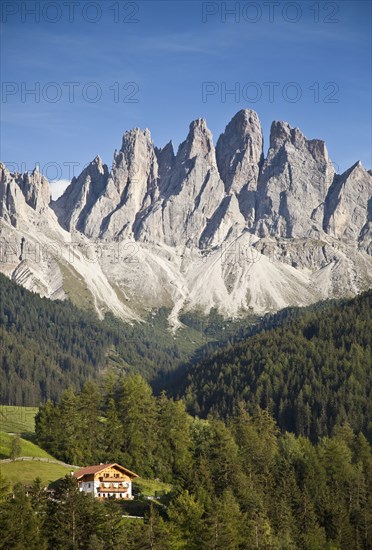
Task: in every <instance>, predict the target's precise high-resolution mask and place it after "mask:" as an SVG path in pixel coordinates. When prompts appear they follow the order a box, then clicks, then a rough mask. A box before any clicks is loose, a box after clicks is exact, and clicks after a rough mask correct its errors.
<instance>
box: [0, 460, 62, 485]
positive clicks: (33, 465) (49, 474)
mask: <svg viewBox="0 0 372 550" xmlns="http://www.w3.org/2000/svg"><path fill="white" fill-rule="evenodd" d="M0 467H1V474H2V475H3V476H4V478H5V479H6V480H7V481H10V483H12V484H14V483H18V482H21V483H32V481H34V479H35V478H37V477H40V479H41V481H42V482H43V483H45V485H47V484H49V483H51V482H52V481H55V480H56V479H59V478H60V477H64V476H65V475H66V474H68V473H70V471H71V469H70V468H67V467H65V466H61V465H60V464H53V463H48V462H38V461H35V462H32V461H27V462H26V461H17V462H8V463H5V464H1V465H0Z"/></svg>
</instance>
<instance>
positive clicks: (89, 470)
mask: <svg viewBox="0 0 372 550" xmlns="http://www.w3.org/2000/svg"><path fill="white" fill-rule="evenodd" d="M113 466H116V467H117V468H119V469H120V470H123V471H124V473H126V474H127V475H128V476H129V477H139V475H137V474H135V473H134V472H131V471H130V470H128V468H124V466H120V464H116V462H113V463H111V464H97V465H95V466H86V467H85V468H81V469H80V470H77V471H76V472H74V473H73V475H74V477H76V478H77V479H80V478H81V477H84V476H85V475H88V474H97V473H98V472H100V471H102V470H106V468H112V467H113Z"/></svg>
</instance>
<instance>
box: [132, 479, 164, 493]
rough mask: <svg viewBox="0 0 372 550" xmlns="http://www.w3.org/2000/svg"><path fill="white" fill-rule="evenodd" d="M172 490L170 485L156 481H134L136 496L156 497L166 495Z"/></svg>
mask: <svg viewBox="0 0 372 550" xmlns="http://www.w3.org/2000/svg"><path fill="white" fill-rule="evenodd" d="M171 490H172V485H171V484H170V483H163V482H162V481H157V480H155V479H142V478H141V477H140V478H138V479H135V480H134V481H133V492H134V493H135V494H138V493H141V494H142V495H145V496H149V497H154V496H156V495H160V494H162V493H164V494H166V493H169V492H170V491H171Z"/></svg>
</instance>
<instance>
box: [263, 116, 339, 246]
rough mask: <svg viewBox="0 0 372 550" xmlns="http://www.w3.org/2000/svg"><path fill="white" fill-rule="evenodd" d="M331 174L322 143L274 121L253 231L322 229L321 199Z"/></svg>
mask: <svg viewBox="0 0 372 550" xmlns="http://www.w3.org/2000/svg"><path fill="white" fill-rule="evenodd" d="M333 178H334V169H333V166H332V163H331V162H330V160H329V157H328V152H327V148H326V146H325V143H324V142H323V141H320V140H307V139H306V138H305V136H304V135H303V134H302V132H301V131H300V130H299V129H298V128H292V127H291V126H290V125H289V124H288V123H286V122H273V124H272V126H271V133H270V148H269V152H268V155H267V158H266V159H265V162H264V164H263V168H262V173H261V177H260V180H259V183H258V187H257V215H256V226H255V227H256V233H257V235H259V236H261V237H263V236H266V235H272V236H279V237H286V238H291V237H306V236H310V235H314V234H316V233H317V232H318V231H320V230H321V229H322V224H323V218H324V214H325V211H324V202H325V199H326V196H327V192H328V189H329V187H330V186H331V184H332V182H333Z"/></svg>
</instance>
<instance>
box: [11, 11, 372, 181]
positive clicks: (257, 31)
mask: <svg viewBox="0 0 372 550" xmlns="http://www.w3.org/2000/svg"><path fill="white" fill-rule="evenodd" d="M74 4H75V5H74V6H71V5H70V7H69V6H68V5H66V3H64V2H60V3H59V6H60V8H59V10H58V11H57V9H56V7H55V2H48V0H45V1H40V2H16V1H11V2H3V12H2V33H1V34H2V38H1V46H2V47H1V72H2V81H3V87H2V102H1V128H2V130H1V159H2V160H3V161H4V162H6V163H8V164H9V165H10V166H11V167H17V166H18V167H19V168H20V169H32V168H33V166H34V165H35V163H39V164H40V166H41V169H42V170H43V171H44V172H46V174H47V176H48V177H49V178H50V179H67V178H68V177H69V175H71V173H72V166H73V165H76V167H75V168H74V173H75V174H78V173H79V172H80V171H81V169H82V167H83V166H84V165H85V164H86V163H88V162H89V161H90V160H92V159H93V158H94V157H95V155H97V154H99V155H100V156H101V157H102V158H103V160H104V162H106V163H107V164H109V165H110V164H111V162H112V157H113V151H114V149H115V148H120V145H121V139H122V135H123V133H124V131H125V130H127V129H130V128H132V127H136V126H138V127H141V128H146V127H148V128H149V129H150V130H151V133H152V137H153V140H154V142H155V144H156V145H158V146H163V145H165V144H166V143H167V142H168V141H169V140H170V139H172V140H173V142H174V144H175V146H176V147H177V146H178V144H179V143H180V142H181V141H182V140H183V139H184V138H185V137H186V135H187V131H188V126H189V123H190V121H191V120H193V119H195V118H198V117H205V118H206V119H207V123H208V126H209V128H210V129H211V131H212V133H213V135H214V138H215V140H216V139H217V138H218V135H219V134H220V133H221V132H222V131H223V129H224V127H225V126H226V124H227V123H228V121H229V120H230V119H231V117H232V116H233V115H234V114H235V112H237V111H238V110H239V109H242V108H252V109H255V110H256V111H257V112H258V114H259V117H260V119H261V122H262V125H263V129H264V136H265V152H266V150H267V146H268V135H269V128H270V124H271V122H272V121H273V120H275V119H279V120H286V121H288V122H289V123H290V124H291V125H293V126H297V127H299V128H301V130H302V131H303V132H304V134H305V135H306V136H307V137H309V138H320V139H324V140H325V141H326V143H327V146H328V150H329V152H330V156H331V158H332V160H333V161H334V163H335V166H336V168H337V169H338V170H339V171H343V170H345V169H346V168H348V167H349V166H350V165H351V164H353V163H354V162H355V161H357V160H359V159H360V160H361V161H362V163H363V165H364V166H365V167H366V168H371V167H372V161H371V3H370V2H368V1H361V2H358V1H352V2H348V1H340V2H314V0H312V1H311V2H306V1H305V2H304V1H298V2H274V3H273V4H272V5H271V7H270V6H269V5H268V2H266V1H263V2H200V1H188V2H182V1H179V2H171V1H169V2H157V1H152V2H151V1H145V2H142V1H141V2H115V1H114V0H112V1H111V0H108V1H103V2H85V1H81V2H79V1H75V2H74ZM4 5H5V8H4ZM224 6H226V8H227V9H229V10H231V9H233V8H234V7H235V8H237V12H236V14H230V15H229V14H224V13H223V11H224ZM25 7H26V8H27V9H29V10H30V13H28V12H26V11H25ZM72 8H73V10H74V11H73V10H72ZM32 9H33V10H35V9H36V15H35V13H31V10H32ZM316 10H318V11H316ZM38 11H39V13H40V16H38V15H37V12H38ZM54 19H56V21H53V20H54ZM66 83H73V84H66ZM92 83H93V84H92ZM206 83H209V84H208V85H207V84H206ZM268 83H275V84H271V85H269V84H268ZM31 89H36V96H35V94H34V95H32V94H27V93H26V92H27V90H31ZM203 89H204V96H203ZM232 89H234V90H235V93H234V94H224V90H232ZM270 89H271V97H270V93H269V92H270ZM206 90H207V91H209V92H210V93H206ZM212 92H213V93H212ZM56 94H57V96H56ZM97 94H101V97H100V98H97V101H95V102H94V101H93V99H94V98H95V97H96V95H97ZM58 96H59V97H58ZM55 98H56V101H54V99H55ZM294 99H298V101H294ZM133 100H134V101H133ZM57 166H58V168H57Z"/></svg>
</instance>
